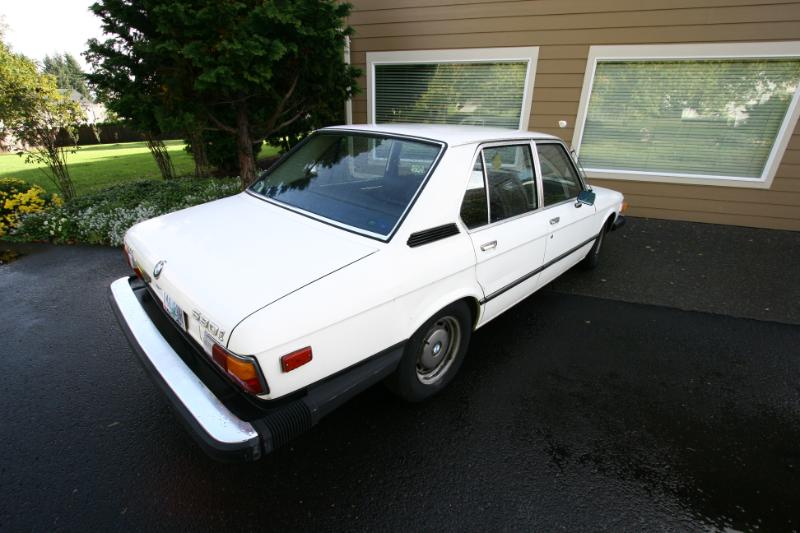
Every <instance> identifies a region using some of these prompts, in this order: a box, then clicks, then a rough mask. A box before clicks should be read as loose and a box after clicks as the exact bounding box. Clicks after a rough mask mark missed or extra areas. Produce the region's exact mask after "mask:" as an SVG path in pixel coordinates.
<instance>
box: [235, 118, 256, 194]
mask: <svg viewBox="0 0 800 533" xmlns="http://www.w3.org/2000/svg"><path fill="white" fill-rule="evenodd" d="M236 151H237V154H238V156H239V179H240V180H241V182H242V189H244V188H246V187H247V186H248V185H250V184H251V183H253V182H254V181H255V180H256V160H255V157H254V156H253V140H252V139H251V138H250V120H249V118H248V116H247V106H246V105H245V104H240V105H239V106H238V107H237V109H236Z"/></svg>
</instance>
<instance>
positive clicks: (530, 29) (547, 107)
mask: <svg viewBox="0 0 800 533" xmlns="http://www.w3.org/2000/svg"><path fill="white" fill-rule="evenodd" d="M349 1H350V3H351V4H353V11H352V14H351V16H350V18H349V23H350V25H351V26H353V28H354V29H355V35H354V36H353V38H352V42H351V62H352V64H353V65H354V66H356V67H359V68H361V69H362V71H364V73H365V72H366V70H365V69H366V54H367V52H378V51H395V50H438V49H458V48H489V47H511V46H514V47H517V46H538V47H539V55H538V64H537V66H536V78H535V80H534V87H533V104H532V107H531V113H530V120H529V129H531V130H536V131H541V132H544V133H550V134H553V135H557V136H559V137H561V138H563V139H564V140H566V141H567V142H571V141H572V138H573V133H574V127H575V121H576V117H577V114H578V106H579V101H580V97H581V90H582V88H583V83H584V75H585V71H586V68H587V58H588V55H589V47H590V46H593V45H595V46H596V45H636V44H666V43H726V42H762V41H763V42H771V41H800V1H793V0H668V1H665V0H528V1H513V2H508V1H498V0H392V1H391V2H390V1H381V0H349ZM359 85H360V87H362V88H366V85H367V84H366V76H365V75H364V76H362V78H361V79H360V80H359ZM352 117H353V122H354V123H364V122H366V121H367V95H366V93H362V94H360V95H358V96H356V97H355V98H354V99H353V102H352ZM560 120H566V121H567V123H568V127H566V128H559V127H558V122H559V121H560ZM591 182H592V183H593V184H596V185H599V186H604V187H610V188H613V189H617V190H619V191H622V192H623V193H624V194H625V196H626V199H627V200H628V202H629V204H630V207H629V211H628V213H629V214H630V215H633V216H641V217H652V218H662V219H675V220H689V221H696V222H710V223H716V224H733V225H741V226H753V227H763V228H774V229H788V230H795V231H800V127H798V126H797V125H796V126H795V128H794V131H793V133H792V135H791V137H790V139H789V143H788V147H787V149H786V152H785V153H784V155H783V158H782V160H781V162H780V164H779V166H778V169H777V173H776V174H775V179H774V180H773V182H772V184H771V187H770V188H769V189H752V188H740V187H731V186H716V185H688V184H672V183H654V182H651V181H623V180H598V179H592V180H591Z"/></svg>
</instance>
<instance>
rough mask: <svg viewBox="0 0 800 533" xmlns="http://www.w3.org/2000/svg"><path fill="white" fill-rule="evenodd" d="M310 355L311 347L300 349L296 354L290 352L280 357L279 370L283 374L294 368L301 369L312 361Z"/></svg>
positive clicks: (311, 355)
mask: <svg viewBox="0 0 800 533" xmlns="http://www.w3.org/2000/svg"><path fill="white" fill-rule="evenodd" d="M313 358H314V356H313V354H312V353H311V346H306V347H305V348H301V349H300V350H297V351H296V352H292V353H289V354H286V355H284V356H283V357H281V369H282V370H283V371H284V372H291V371H292V370H294V369H295V368H298V367H301V366H303V365H304V364H306V363H308V362H309V361H311V359H313Z"/></svg>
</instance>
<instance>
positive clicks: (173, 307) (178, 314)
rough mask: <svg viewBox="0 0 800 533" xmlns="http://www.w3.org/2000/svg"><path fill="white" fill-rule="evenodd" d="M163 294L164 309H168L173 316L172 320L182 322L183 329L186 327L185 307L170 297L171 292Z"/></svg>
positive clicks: (168, 312)
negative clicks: (182, 307) (181, 306)
mask: <svg viewBox="0 0 800 533" xmlns="http://www.w3.org/2000/svg"><path fill="white" fill-rule="evenodd" d="M162 294H163V296H164V309H166V311H167V314H168V315H169V316H171V317H172V320H174V321H175V322H177V323H178V324H180V326H181V327H182V328H183V329H186V315H185V314H184V312H183V309H181V308H180V306H179V305H178V304H176V303H175V300H173V299H172V298H170V296H169V294H167V293H166V292H164V293H162Z"/></svg>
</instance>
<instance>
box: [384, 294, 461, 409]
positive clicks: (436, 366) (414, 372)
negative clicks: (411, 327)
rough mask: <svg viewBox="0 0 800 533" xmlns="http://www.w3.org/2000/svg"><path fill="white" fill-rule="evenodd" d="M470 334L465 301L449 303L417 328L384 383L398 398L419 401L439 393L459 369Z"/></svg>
mask: <svg viewBox="0 0 800 533" xmlns="http://www.w3.org/2000/svg"><path fill="white" fill-rule="evenodd" d="M471 333H472V320H471V316H470V311H469V308H468V307H467V305H466V304H465V303H464V302H456V303H454V304H451V305H449V306H447V307H445V308H444V309H442V310H441V311H439V312H438V313H437V314H436V315H435V316H433V317H432V318H431V319H429V320H428V321H427V322H425V324H423V325H422V327H420V328H419V329H418V330H417V331H416V333H414V335H412V336H411V338H410V339H409V340H408V343H407V344H406V348H405V352H404V353H403V358H402V359H401V360H400V364H399V365H398V366H397V370H396V371H395V373H394V374H393V375H391V376H390V377H389V378H388V380H387V384H388V385H389V388H390V389H392V391H393V392H394V393H395V394H397V395H398V396H400V397H401V398H403V399H405V400H408V401H411V402H419V401H422V400H425V399H427V398H430V397H431V396H433V395H434V394H436V393H437V392H439V391H440V390H442V389H443V388H444V387H445V386H447V384H448V383H450V381H451V380H452V379H453V376H455V374H456V373H457V372H458V369H459V368H461V364H462V363H463V362H464V356H465V354H466V353H467V348H468V346H469V340H470V337H471Z"/></svg>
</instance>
